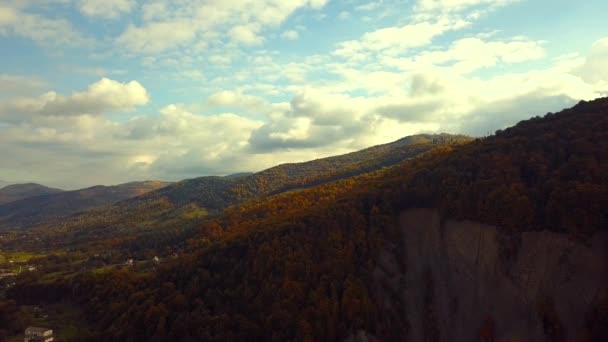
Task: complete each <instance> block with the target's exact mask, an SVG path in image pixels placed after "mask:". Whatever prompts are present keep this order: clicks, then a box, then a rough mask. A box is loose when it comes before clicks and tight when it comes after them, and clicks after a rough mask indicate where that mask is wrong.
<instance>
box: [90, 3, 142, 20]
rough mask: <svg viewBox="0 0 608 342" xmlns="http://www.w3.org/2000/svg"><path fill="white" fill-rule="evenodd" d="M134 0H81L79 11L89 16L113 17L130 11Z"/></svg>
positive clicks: (133, 5)
mask: <svg viewBox="0 0 608 342" xmlns="http://www.w3.org/2000/svg"><path fill="white" fill-rule="evenodd" d="M136 4H137V2H136V0H81V1H80V11H81V12H82V13H83V14H85V15H87V16H90V17H101V18H107V19H115V18H117V17H119V16H120V15H122V14H126V13H129V12H131V10H132V9H133V7H135V5H136Z"/></svg>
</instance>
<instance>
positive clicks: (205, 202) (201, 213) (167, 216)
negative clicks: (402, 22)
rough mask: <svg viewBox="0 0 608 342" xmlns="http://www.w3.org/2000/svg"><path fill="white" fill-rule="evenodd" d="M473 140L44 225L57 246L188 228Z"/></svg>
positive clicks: (184, 188)
mask: <svg viewBox="0 0 608 342" xmlns="http://www.w3.org/2000/svg"><path fill="white" fill-rule="evenodd" d="M471 140H472V138H470V137H466V136H462V135H449V134H437V135H429V134H423V135H415V136H410V137H405V138H403V139H400V140H397V141H395V142H392V143H388V144H384V145H378V146H374V147H370V148H367V149H364V150H361V151H357V152H352V153H348V154H345V155H341V156H335V157H329V158H322V159H317V160H313V161H309V162H304V163H290V164H283V165H279V166H275V167H272V168H270V169H267V170H264V171H261V172H258V173H255V174H249V175H247V174H244V175H242V176H240V177H200V178H194V179H189V180H184V181H181V182H177V183H175V184H171V185H169V186H167V187H164V188H162V189H158V190H156V191H151V192H149V193H146V194H144V195H142V196H138V197H134V198H130V199H127V200H124V201H121V202H119V203H116V204H114V205H113V206H111V207H107V208H101V209H99V210H94V211H89V212H84V213H81V214H79V215H75V216H74V217H71V218H69V219H61V220H55V221H51V222H47V223H45V224H43V225H42V226H41V227H38V229H39V230H43V231H45V232H46V233H48V234H53V233H54V234H55V237H56V238H53V239H52V240H53V241H54V242H50V241H47V243H50V244H52V243H55V242H60V243H66V242H67V241H72V239H69V238H66V236H78V237H79V238H81V239H85V240H87V239H89V238H91V237H93V236H95V238H96V239H98V238H100V235H98V234H104V235H106V236H114V235H120V234H122V232H121V231H122V230H125V229H126V230H133V228H134V227H137V228H138V229H139V230H141V229H144V228H147V229H154V230H158V229H159V227H160V226H174V225H181V226H186V225H188V224H190V223H192V222H197V221H200V220H203V219H206V218H208V217H212V216H214V215H218V214H220V213H222V211H223V210H224V209H225V208H227V207H229V206H233V205H237V204H239V203H244V202H247V201H251V200H256V199H260V198H264V197H266V196H272V195H276V194H280V193H284V192H288V191H296V190H301V189H304V188H309V187H312V186H315V185H319V184H324V183H327V182H332V181H336V180H339V179H345V178H348V177H352V176H354V175H359V174H363V173H366V172H370V171H374V170H378V169H381V168H383V167H388V166H391V165H395V164H397V163H399V162H402V161H403V160H404V159H408V158H412V157H415V156H417V155H420V154H422V153H425V152H428V151H430V150H432V149H434V148H437V147H439V146H449V145H452V144H462V143H466V142H470V141H471ZM1 209H2V208H1V207H0V213H1ZM108 227H112V229H107V228H108ZM66 234H67V235H66ZM59 237H61V238H59ZM45 241H46V240H45Z"/></svg>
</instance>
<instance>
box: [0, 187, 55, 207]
mask: <svg viewBox="0 0 608 342" xmlns="http://www.w3.org/2000/svg"><path fill="white" fill-rule="evenodd" d="M60 192H63V190H61V189H54V188H48V187H46V186H43V185H40V184H35V183H26V184H13V185H8V186H5V187H3V188H2V189H0V205H2V204H5V203H9V202H14V201H18V200H21V199H25V198H29V197H35V196H42V195H51V194H57V193H60Z"/></svg>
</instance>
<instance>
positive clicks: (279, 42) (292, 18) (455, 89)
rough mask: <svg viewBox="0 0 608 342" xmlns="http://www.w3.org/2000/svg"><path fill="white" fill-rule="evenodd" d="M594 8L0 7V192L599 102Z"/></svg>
mask: <svg viewBox="0 0 608 342" xmlns="http://www.w3.org/2000/svg"><path fill="white" fill-rule="evenodd" d="M606 13H608V1H605V0H585V1H571V0H410V1H402V0H385V1H382V0H377V1H373V0H358V1H357V0H342V1H336V0H147V1H144V0H0V180H2V181H8V182H37V183H41V184H45V185H48V186H54V187H60V188H64V189H75V188H80V187H85V186H91V185H95V184H106V185H109V184H119V183H124V182H129V181H134V180H170V181H175V180H181V179H185V178H193V177H199V176H205V175H225V174H231V173H236V172H247V171H253V172H255V171H259V170H262V169H265V168H268V167H270V166H273V165H276V164H280V163H285V162H299V161H305V160H311V159H316V158H321V157H326V156H330V155H337V154H342V153H346V152H350V151H354V150H358V149H362V148H365V147H369V146H372V145H376V144H381V143H387V142H391V141H394V140H397V139H399V138H401V137H404V136H407V135H412V134H418V133H440V132H447V133H461V134H469V135H474V136H482V135H486V134H488V133H490V134H491V133H493V132H494V131H495V130H497V129H502V128H505V127H508V126H511V125H513V124H515V123H517V122H519V121H521V120H524V119H527V118H530V117H532V116H536V115H543V114H545V113H547V112H553V111H558V110H560V109H562V108H565V107H569V106H571V105H573V104H575V103H577V102H578V101H580V100H591V99H594V98H598V97H602V96H607V94H608V25H607V24H606V23H605V14H606Z"/></svg>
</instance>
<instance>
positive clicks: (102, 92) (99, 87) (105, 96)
mask: <svg viewBox="0 0 608 342" xmlns="http://www.w3.org/2000/svg"><path fill="white" fill-rule="evenodd" d="M148 101H149V97H148V93H147V91H146V89H145V88H144V87H143V86H142V85H141V84H140V83H139V82H137V81H131V82H128V83H120V82H117V81H114V80H110V79H107V78H102V79H101V80H99V81H98V82H95V83H93V84H91V85H90V86H89V88H88V89H87V90H86V91H83V92H75V93H73V94H71V95H69V96H65V95H61V94H57V93H56V92H48V93H46V94H43V95H41V96H39V97H37V98H17V99H13V100H7V101H4V102H0V121H3V120H4V121H12V122H15V121H16V122H19V121H23V120H27V119H28V118H29V117H30V116H60V117H61V116H78V115H99V114H102V113H106V112H114V111H130V110H132V109H134V108H135V107H136V106H139V105H144V104H146V103H148Z"/></svg>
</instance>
